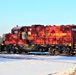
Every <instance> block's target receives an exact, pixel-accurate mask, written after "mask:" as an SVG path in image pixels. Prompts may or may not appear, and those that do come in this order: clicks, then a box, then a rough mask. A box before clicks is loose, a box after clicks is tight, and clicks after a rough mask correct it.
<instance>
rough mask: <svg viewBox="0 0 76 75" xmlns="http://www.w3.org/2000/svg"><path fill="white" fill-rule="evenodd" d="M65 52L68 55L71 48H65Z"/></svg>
mask: <svg viewBox="0 0 76 75" xmlns="http://www.w3.org/2000/svg"><path fill="white" fill-rule="evenodd" d="M66 54H67V55H68V56H69V55H71V50H70V48H69V47H67V48H66Z"/></svg>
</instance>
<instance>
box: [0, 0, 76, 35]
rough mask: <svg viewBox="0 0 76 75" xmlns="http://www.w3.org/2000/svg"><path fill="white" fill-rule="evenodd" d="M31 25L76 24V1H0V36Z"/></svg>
mask: <svg viewBox="0 0 76 75" xmlns="http://www.w3.org/2000/svg"><path fill="white" fill-rule="evenodd" d="M32 24H44V25H48V24H49V25H53V24H55V25H61V24H76V0H0V36H1V35H2V34H4V33H8V32H10V30H11V28H13V27H14V26H16V25H19V26H22V25H23V26H24V25H32Z"/></svg>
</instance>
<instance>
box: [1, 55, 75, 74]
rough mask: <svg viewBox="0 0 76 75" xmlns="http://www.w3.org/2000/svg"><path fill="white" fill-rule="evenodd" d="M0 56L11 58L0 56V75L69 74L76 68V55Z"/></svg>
mask: <svg viewBox="0 0 76 75" xmlns="http://www.w3.org/2000/svg"><path fill="white" fill-rule="evenodd" d="M1 56H3V57H11V58H12V57H13V59H8V58H0V75H55V73H56V74H57V75H69V74H68V72H69V73H70V70H71V71H72V72H73V71H74V72H75V70H76V69H75V67H76V57H67V56H40V55H39V56H38V55H18V54H0V57H1ZM14 58H15V59H14ZM63 72H64V73H63ZM59 73H60V74H59Z"/></svg>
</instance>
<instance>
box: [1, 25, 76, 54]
mask: <svg viewBox="0 0 76 75" xmlns="http://www.w3.org/2000/svg"><path fill="white" fill-rule="evenodd" d="M3 43H4V44H3V45H1V51H7V52H8V53H10V52H13V53H22V52H25V53H27V52H30V51H37V52H45V51H49V53H50V54H52V55H59V54H68V55H74V54H76V25H61V26H55V25H53V26H51V25H48V26H44V25H32V26H22V27H18V26H17V27H14V28H12V30H11V33H8V34H5V40H4V41H3Z"/></svg>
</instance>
